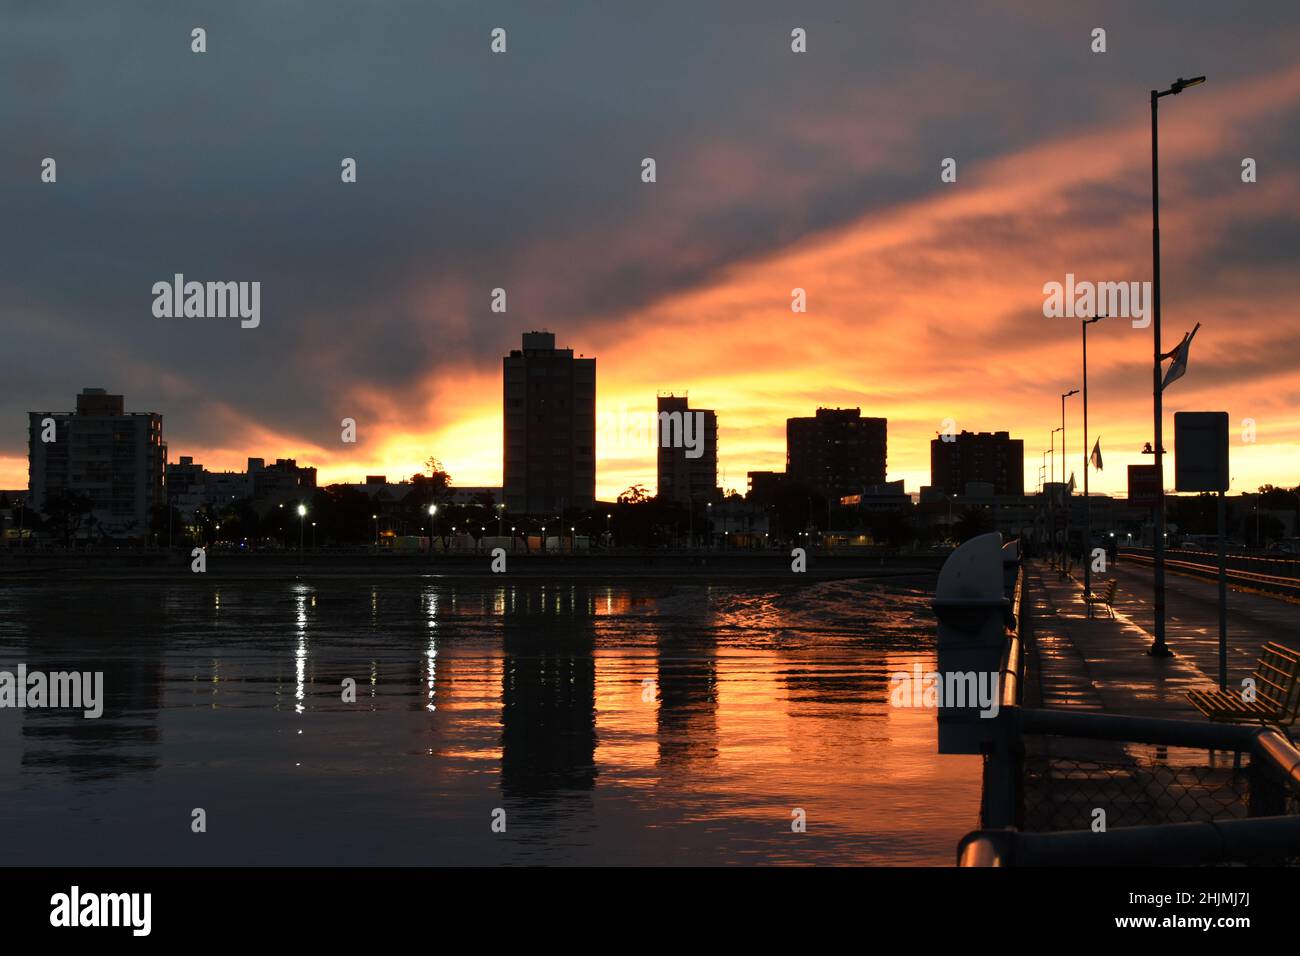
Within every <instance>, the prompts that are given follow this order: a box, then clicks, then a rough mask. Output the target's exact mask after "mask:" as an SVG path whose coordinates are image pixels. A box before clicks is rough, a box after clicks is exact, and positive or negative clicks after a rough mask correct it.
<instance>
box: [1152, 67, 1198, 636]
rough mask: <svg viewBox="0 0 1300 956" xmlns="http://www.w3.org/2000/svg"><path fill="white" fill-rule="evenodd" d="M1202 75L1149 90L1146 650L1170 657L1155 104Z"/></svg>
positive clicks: (1158, 180) (1157, 144)
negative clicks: (1149, 600) (1152, 500)
mask: <svg viewBox="0 0 1300 956" xmlns="http://www.w3.org/2000/svg"><path fill="white" fill-rule="evenodd" d="M1204 82H1205V77H1203V76H1197V77H1193V78H1192V79H1190V80H1184V79H1183V78H1182V77H1181V76H1180V77H1179V78H1178V79H1177V80H1175V81H1174V83H1173V85H1172V86H1170V87H1169V89H1167V90H1163V91H1162V90H1152V91H1151V278H1152V282H1151V319H1152V321H1151V334H1152V345H1153V348H1154V353H1153V354H1154V355H1155V359H1154V361H1153V362H1152V368H1151V385H1152V388H1151V394H1152V403H1151V404H1152V412H1153V415H1152V417H1153V420H1154V421H1153V424H1154V426H1155V442H1154V443H1153V445H1152V447H1154V448H1155V458H1156V509H1155V512H1156V514H1155V518H1156V520H1155V528H1154V529H1153V533H1152V538H1153V540H1152V546H1153V552H1152V566H1153V569H1154V574H1153V578H1154V583H1155V595H1154V598H1155V599H1154V605H1155V607H1154V610H1155V637H1154V639H1153V640H1152V642H1151V649H1150V651H1149V653H1150V654H1151V656H1152V657H1172V656H1173V652H1172V651H1170V650H1169V646H1168V645H1167V644H1166V643H1165V460H1164V440H1163V439H1164V428H1163V425H1164V403H1163V402H1162V400H1161V394H1160V392H1161V384H1162V383H1161V381H1160V379H1161V367H1160V363H1161V360H1162V359H1163V357H1164V353H1163V351H1162V350H1161V347H1160V146H1159V142H1160V141H1159V134H1158V124H1157V122H1156V105H1157V103H1158V102H1159V100H1160V97H1162V96H1169V95H1170V94H1173V95H1175V96H1176V95H1177V94H1179V93H1181V92H1182V91H1183V90H1185V89H1187V88H1188V87H1189V86H1200V85H1201V84H1202V83H1204Z"/></svg>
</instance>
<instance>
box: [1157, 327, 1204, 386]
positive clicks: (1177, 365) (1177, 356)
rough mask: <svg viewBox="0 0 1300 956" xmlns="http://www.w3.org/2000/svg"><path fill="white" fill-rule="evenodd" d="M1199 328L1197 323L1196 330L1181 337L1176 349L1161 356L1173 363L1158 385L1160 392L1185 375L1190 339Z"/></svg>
mask: <svg viewBox="0 0 1300 956" xmlns="http://www.w3.org/2000/svg"><path fill="white" fill-rule="evenodd" d="M1200 327H1201V323H1200V322H1197V323H1196V328H1194V329H1192V331H1190V332H1188V333H1187V334H1186V335H1184V336H1183V340H1182V341H1181V342H1179V343H1178V348H1176V349H1174V350H1173V351H1172V352H1166V353H1165V354H1164V355H1162V356H1161V358H1172V359H1173V362H1171V363H1170V365H1169V371H1168V372H1166V373H1165V380H1164V381H1163V382H1162V383H1160V391H1162V392H1163V391H1164V390H1165V389H1167V388H1168V387H1169V386H1170V385H1171V384H1173V383H1174V382H1176V381H1178V379H1180V378H1182V377H1183V375H1185V374H1186V373H1187V353H1188V351H1190V349H1191V347H1192V338H1193V337H1194V336H1195V335H1196V329H1199V328H1200Z"/></svg>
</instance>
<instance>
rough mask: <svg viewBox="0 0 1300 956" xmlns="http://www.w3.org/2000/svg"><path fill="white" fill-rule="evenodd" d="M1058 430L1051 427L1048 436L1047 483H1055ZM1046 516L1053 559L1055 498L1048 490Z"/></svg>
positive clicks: (1054, 555)
mask: <svg viewBox="0 0 1300 956" xmlns="http://www.w3.org/2000/svg"><path fill="white" fill-rule="evenodd" d="M1059 431H1062V429H1060V428H1053V429H1052V434H1051V436H1050V438H1051V442H1052V444H1051V447H1050V449H1049V450H1048V455H1049V456H1050V457H1049V458H1048V462H1049V463H1050V465H1051V467H1050V468H1049V469H1048V472H1047V474H1048V478H1049V481H1048V482H1047V483H1048V484H1049V485H1052V484H1055V483H1056V433H1057V432H1059ZM1047 516H1048V519H1049V520H1050V523H1051V529H1050V531H1051V542H1052V547H1051V553H1052V560H1053V561H1055V560H1056V498H1055V497H1054V496H1053V495H1052V494H1051V493H1050V492H1049V493H1048V495H1047Z"/></svg>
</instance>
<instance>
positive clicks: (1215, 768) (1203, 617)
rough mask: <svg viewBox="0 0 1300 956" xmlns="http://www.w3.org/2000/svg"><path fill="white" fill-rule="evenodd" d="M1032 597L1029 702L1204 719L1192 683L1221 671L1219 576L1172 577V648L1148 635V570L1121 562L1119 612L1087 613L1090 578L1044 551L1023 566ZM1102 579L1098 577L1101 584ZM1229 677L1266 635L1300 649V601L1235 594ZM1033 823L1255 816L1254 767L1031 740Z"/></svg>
mask: <svg viewBox="0 0 1300 956" xmlns="http://www.w3.org/2000/svg"><path fill="white" fill-rule="evenodd" d="M1025 572H1026V578H1027V582H1026V583H1027V585H1028V592H1027V598H1028V600H1029V617H1028V621H1027V623H1028V626H1029V630H1030V634H1031V635H1032V636H1031V639H1030V641H1029V643H1028V650H1029V653H1028V669H1029V673H1028V678H1029V679H1028V680H1027V681H1026V688H1025V704H1026V705H1027V706H1030V707H1048V708H1053V709H1073V710H1084V711H1091V712H1095V713H1107V714H1120V715H1128V716H1138V717H1160V718H1170V719H1178V720H1192V721H1204V720H1206V718H1205V717H1204V716H1202V715H1201V714H1200V713H1199V712H1197V711H1196V709H1195V708H1193V707H1192V706H1191V704H1189V703H1188V701H1187V698H1186V692H1187V691H1189V690H1193V689H1198V688H1211V687H1214V686H1217V682H1218V635H1219V624H1218V621H1219V618H1218V603H1217V602H1218V591H1217V585H1216V584H1215V583H1214V582H1208V583H1207V582H1205V581H1202V580H1199V579H1195V578H1189V577H1183V576H1181V575H1175V574H1169V575H1167V576H1166V605H1167V613H1166V629H1165V637H1166V642H1167V643H1168V645H1169V647H1170V648H1171V649H1172V650H1173V651H1174V653H1175V656H1174V657H1171V658H1155V657H1151V656H1150V655H1149V654H1148V653H1147V649H1148V648H1149V647H1150V646H1151V641H1152V628H1153V623H1152V622H1153V614H1152V600H1151V597H1152V590H1151V572H1150V570H1149V569H1146V568H1142V567H1140V566H1134V567H1119V568H1112V569H1111V572H1110V573H1108V574H1106V575H1103V576H1100V577H1101V580H1102V581H1104V580H1105V579H1106V578H1110V577H1114V578H1116V579H1117V580H1118V582H1119V584H1118V588H1117V593H1116V597H1115V618H1114V619H1113V620H1112V619H1111V617H1110V616H1109V615H1108V614H1106V612H1105V611H1104V610H1103V609H1094V612H1093V617H1092V618H1089V617H1088V616H1087V608H1086V605H1085V604H1084V602H1083V586H1082V582H1081V581H1080V580H1077V578H1061V577H1060V576H1059V575H1058V574H1057V572H1056V571H1055V570H1054V569H1052V568H1051V567H1050V566H1048V565H1047V563H1046V562H1043V561H1029V562H1027V563H1026V566H1025ZM1100 583H1101V582H1100V581H1095V582H1094V587H1096V586H1098V585H1099V584H1100ZM1228 603H1229V616H1228V637H1229V656H1228V662H1229V680H1230V683H1229V686H1231V687H1240V686H1241V685H1240V680H1241V678H1242V677H1245V676H1246V675H1248V674H1249V673H1250V671H1251V670H1252V669H1253V666H1254V661H1255V659H1256V658H1257V657H1258V654H1259V648H1260V645H1261V644H1263V643H1264V642H1265V641H1269V640H1276V641H1280V642H1281V643H1284V644H1289V645H1291V646H1295V647H1298V648H1300V634H1298V633H1297V632H1298V631H1300V605H1295V604H1289V603H1287V602H1285V601H1283V600H1282V599H1280V598H1275V597H1268V596H1262V595H1255V594H1249V593H1243V592H1239V591H1237V592H1230V594H1229V602H1228ZM1026 743H1027V748H1028V752H1027V760H1026V779H1025V825H1026V829H1029V830H1077V829H1086V828H1088V827H1089V826H1090V825H1091V822H1092V819H1093V814H1095V812H1096V810H1097V809H1098V808H1101V809H1104V810H1105V811H1106V813H1107V819H1108V821H1109V823H1108V825H1110V826H1137V825H1142V824H1151V823H1168V822H1179V821H1187V820H1206V819H1220V818H1225V817H1243V816H1245V815H1246V812H1247V811H1246V802H1245V801H1246V794H1247V792H1248V791H1247V787H1246V777H1245V776H1243V775H1238V774H1235V773H1234V772H1233V764H1234V759H1233V755H1232V754H1230V753H1222V752H1220V753H1209V754H1207V753H1206V752H1205V751H1194V750H1188V749H1185V748H1174V747H1165V746H1158V745H1142V744H1131V743H1129V744H1124V743H1120V742H1108V741H1102V740H1082V739H1077V738H1075V739H1070V738H1051V737H1031V738H1028V739H1027V742H1026Z"/></svg>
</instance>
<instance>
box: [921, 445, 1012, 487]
mask: <svg viewBox="0 0 1300 956" xmlns="http://www.w3.org/2000/svg"><path fill="white" fill-rule="evenodd" d="M948 438H949V439H950V440H948V441H945V440H944V438H943V437H942V436H941V437H939V438H935V439H932V440H931V441H930V487H931V488H933V489H935V490H937V491H942V493H943V494H945V495H961V494H965V493H966V485H968V484H971V483H981V484H988V485H992V486H993V493H994V494H995V495H1023V494H1024V493H1025V443H1024V441H1023V440H1022V439H1019V438H1012V437H1011V435H1010V434H1008V433H1007V432H962V433H961V434H959V435H950V436H948Z"/></svg>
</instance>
